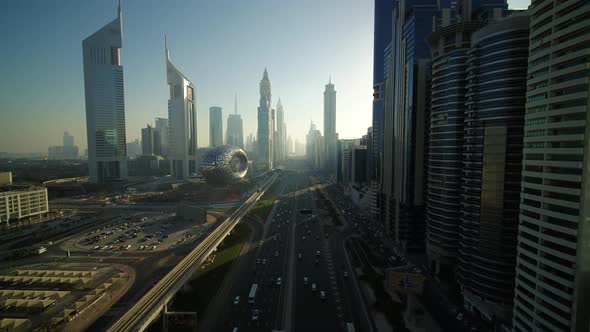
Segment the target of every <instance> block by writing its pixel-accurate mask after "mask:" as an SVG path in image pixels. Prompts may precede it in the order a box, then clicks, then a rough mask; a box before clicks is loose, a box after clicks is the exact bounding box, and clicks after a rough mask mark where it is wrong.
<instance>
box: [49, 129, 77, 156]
mask: <svg viewBox="0 0 590 332" xmlns="http://www.w3.org/2000/svg"><path fill="white" fill-rule="evenodd" d="M47 157H48V159H55V160H63V159H78V157H79V155H78V147H77V146H76V145H74V136H72V135H70V134H69V133H68V132H67V131H66V132H64V136H63V145H62V146H50V147H49V148H48V150H47Z"/></svg>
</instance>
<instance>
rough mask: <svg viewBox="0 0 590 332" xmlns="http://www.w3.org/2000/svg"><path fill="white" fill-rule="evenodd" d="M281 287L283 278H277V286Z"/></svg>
mask: <svg viewBox="0 0 590 332" xmlns="http://www.w3.org/2000/svg"><path fill="white" fill-rule="evenodd" d="M280 285H281V277H278V278H277V286H280Z"/></svg>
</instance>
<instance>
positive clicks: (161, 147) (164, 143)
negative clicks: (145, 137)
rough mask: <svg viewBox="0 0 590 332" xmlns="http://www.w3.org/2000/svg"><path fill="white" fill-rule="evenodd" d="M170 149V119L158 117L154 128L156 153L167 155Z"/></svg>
mask: <svg viewBox="0 0 590 332" xmlns="http://www.w3.org/2000/svg"><path fill="white" fill-rule="evenodd" d="M167 149H168V119H166V118H156V127H155V128H154V154H155V155H158V156H166V155H167V154H166V152H167Z"/></svg>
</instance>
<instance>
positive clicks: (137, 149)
mask: <svg viewBox="0 0 590 332" xmlns="http://www.w3.org/2000/svg"><path fill="white" fill-rule="evenodd" d="M127 155H128V156H129V157H130V158H133V157H135V156H139V155H141V145H140V143H139V140H138V139H135V140H134V141H133V142H127Z"/></svg>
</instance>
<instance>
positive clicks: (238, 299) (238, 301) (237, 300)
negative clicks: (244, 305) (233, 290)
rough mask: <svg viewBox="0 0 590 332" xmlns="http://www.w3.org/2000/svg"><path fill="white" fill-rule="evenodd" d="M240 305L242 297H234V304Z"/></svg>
mask: <svg viewBox="0 0 590 332" xmlns="http://www.w3.org/2000/svg"><path fill="white" fill-rule="evenodd" d="M239 303H240V296H239V295H238V296H236V297H234V304H239Z"/></svg>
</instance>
